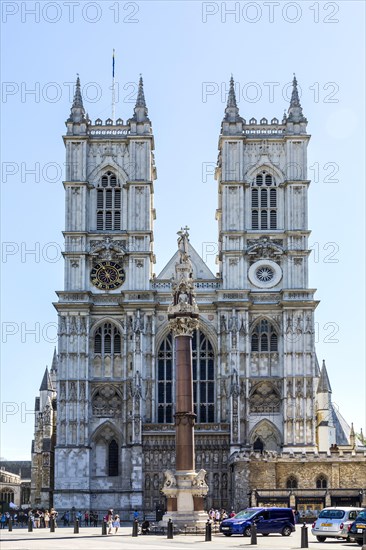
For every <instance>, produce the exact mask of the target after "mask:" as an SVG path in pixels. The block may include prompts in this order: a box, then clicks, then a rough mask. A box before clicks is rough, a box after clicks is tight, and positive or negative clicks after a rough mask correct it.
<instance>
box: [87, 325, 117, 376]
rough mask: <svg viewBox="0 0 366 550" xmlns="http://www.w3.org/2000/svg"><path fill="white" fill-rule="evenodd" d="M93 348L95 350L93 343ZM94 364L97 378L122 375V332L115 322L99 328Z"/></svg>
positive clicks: (95, 336) (96, 333) (95, 340)
mask: <svg viewBox="0 0 366 550" xmlns="http://www.w3.org/2000/svg"><path fill="white" fill-rule="evenodd" d="M91 348H92V351H93V345H92V346H91ZM92 364H93V372H94V376H95V377H96V378H101V377H102V378H103V377H105V376H107V377H109V376H114V377H116V376H120V375H121V369H122V366H121V364H122V357H121V334H120V332H119V330H118V328H117V327H116V326H115V325H114V324H113V323H104V324H103V325H101V326H100V327H98V328H97V330H96V332H95V334H94V358H93V362H92Z"/></svg>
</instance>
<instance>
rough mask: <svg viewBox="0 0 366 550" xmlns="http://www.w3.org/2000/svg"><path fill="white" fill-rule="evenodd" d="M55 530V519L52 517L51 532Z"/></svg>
mask: <svg viewBox="0 0 366 550" xmlns="http://www.w3.org/2000/svg"><path fill="white" fill-rule="evenodd" d="M54 532H55V519H54V518H51V519H50V533H54Z"/></svg>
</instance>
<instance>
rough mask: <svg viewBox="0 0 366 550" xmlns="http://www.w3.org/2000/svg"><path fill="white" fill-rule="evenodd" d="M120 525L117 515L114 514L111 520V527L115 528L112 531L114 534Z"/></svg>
mask: <svg viewBox="0 0 366 550" xmlns="http://www.w3.org/2000/svg"><path fill="white" fill-rule="evenodd" d="M120 526H121V521H120V518H119V515H118V514H116V515H115V516H114V520H113V527H114V528H115V532H114V534H115V535H116V534H117V531H118V529H119V528H120Z"/></svg>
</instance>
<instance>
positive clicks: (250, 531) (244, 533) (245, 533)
mask: <svg viewBox="0 0 366 550" xmlns="http://www.w3.org/2000/svg"><path fill="white" fill-rule="evenodd" d="M251 534H252V530H251V528H250V527H246V528H245V529H244V531H243V535H244V537H250V535H251Z"/></svg>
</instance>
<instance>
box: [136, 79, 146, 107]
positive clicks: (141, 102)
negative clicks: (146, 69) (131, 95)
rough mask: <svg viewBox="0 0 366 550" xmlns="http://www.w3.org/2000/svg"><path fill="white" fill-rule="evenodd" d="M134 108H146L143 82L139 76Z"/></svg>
mask: <svg viewBox="0 0 366 550" xmlns="http://www.w3.org/2000/svg"><path fill="white" fill-rule="evenodd" d="M136 107H145V108H146V101H145V94H144V81H143V79H142V75H141V74H140V80H139V90H138V92H137V100H136Z"/></svg>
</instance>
